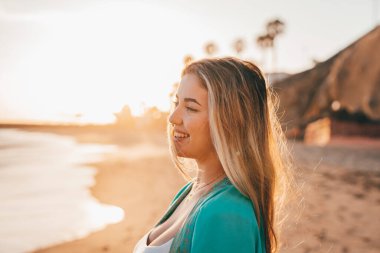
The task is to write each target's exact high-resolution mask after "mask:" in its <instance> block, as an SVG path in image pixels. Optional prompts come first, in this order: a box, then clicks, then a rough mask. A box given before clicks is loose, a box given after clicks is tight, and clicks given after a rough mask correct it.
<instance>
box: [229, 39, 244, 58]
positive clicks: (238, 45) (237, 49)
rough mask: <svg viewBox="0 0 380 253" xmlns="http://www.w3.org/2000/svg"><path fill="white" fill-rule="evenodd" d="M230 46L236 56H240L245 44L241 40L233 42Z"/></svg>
mask: <svg viewBox="0 0 380 253" xmlns="http://www.w3.org/2000/svg"><path fill="white" fill-rule="evenodd" d="M232 46H233V48H234V50H235V52H236V54H237V55H239V56H240V53H241V52H242V51H244V49H245V42H244V40H243V39H236V40H235V41H234V43H233V44H232Z"/></svg>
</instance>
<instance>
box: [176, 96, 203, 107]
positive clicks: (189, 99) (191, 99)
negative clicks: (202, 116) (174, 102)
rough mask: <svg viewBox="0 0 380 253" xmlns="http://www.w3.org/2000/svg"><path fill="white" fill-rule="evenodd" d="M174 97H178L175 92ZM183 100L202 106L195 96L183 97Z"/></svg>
mask: <svg viewBox="0 0 380 253" xmlns="http://www.w3.org/2000/svg"><path fill="white" fill-rule="evenodd" d="M175 97H176V98H178V95H177V94H176V95H175ZM183 100H185V102H194V103H197V104H198V105H200V106H202V105H201V104H200V103H199V102H198V101H197V100H196V99H195V98H184V99H183Z"/></svg>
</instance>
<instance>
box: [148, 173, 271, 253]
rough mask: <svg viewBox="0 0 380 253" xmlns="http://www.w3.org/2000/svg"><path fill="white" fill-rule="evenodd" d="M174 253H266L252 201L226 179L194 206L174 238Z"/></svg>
mask: <svg viewBox="0 0 380 253" xmlns="http://www.w3.org/2000/svg"><path fill="white" fill-rule="evenodd" d="M192 185H193V182H191V181H190V182H189V183H187V184H186V185H185V186H183V187H182V188H181V189H180V190H179V192H178V193H177V194H176V195H175V197H174V199H173V201H172V202H171V204H170V206H169V208H168V210H167V211H166V212H165V214H164V215H163V217H162V218H161V219H160V220H159V222H158V223H157V224H156V225H155V227H156V226H158V225H160V224H161V223H163V222H164V221H166V220H167V219H168V218H169V216H170V215H171V214H172V213H173V212H174V210H175V209H176V208H177V206H178V205H179V204H180V203H181V201H182V200H183V199H184V198H185V197H186V195H187V194H188V193H189V192H190V190H191V187H192ZM261 224H262V223H261ZM174 252H180V253H188V252H191V253H214V252H215V253H217V252H218V253H224V252H225V253H227V252H228V253H231V252H233V253H265V238H264V234H263V229H262V226H260V228H259V226H258V224H257V221H256V216H255V212H254V209H253V204H252V202H251V201H250V200H249V198H247V197H245V196H244V195H242V194H241V193H240V192H239V191H238V190H237V189H236V188H235V186H234V185H233V184H232V183H231V182H230V180H229V179H228V178H227V177H225V178H224V179H223V180H222V181H219V182H218V183H216V184H215V185H214V186H213V188H212V189H211V191H209V192H208V193H207V194H206V195H205V196H203V197H201V198H200V199H199V201H198V202H197V203H196V205H195V206H194V208H193V209H192V211H191V212H190V214H189V216H188V218H187V220H186V221H185V223H184V225H183V227H182V228H181V229H180V230H179V231H178V233H177V234H176V235H175V236H174V239H173V242H172V245H171V248H170V251H169V253H174Z"/></svg>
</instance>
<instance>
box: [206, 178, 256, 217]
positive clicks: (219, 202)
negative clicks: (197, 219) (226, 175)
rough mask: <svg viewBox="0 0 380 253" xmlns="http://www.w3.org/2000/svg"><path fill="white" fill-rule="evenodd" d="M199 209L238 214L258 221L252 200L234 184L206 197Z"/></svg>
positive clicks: (208, 212)
mask: <svg viewBox="0 0 380 253" xmlns="http://www.w3.org/2000/svg"><path fill="white" fill-rule="evenodd" d="M199 211H200V212H202V213H205V214H212V215H218V214H220V215H222V214H223V215H234V216H235V215H237V216H241V218H242V219H246V220H247V221H250V222H254V221H256V216H255V212H254V208H253V204H252V202H251V200H250V199H249V198H248V197H246V196H244V195H243V194H242V193H240V191H239V190H238V189H236V187H235V186H233V185H232V184H228V185H226V186H224V187H223V189H221V190H220V191H218V192H216V193H214V194H212V195H211V196H209V197H208V198H206V199H205V201H204V203H203V205H202V207H201V209H200V210H199Z"/></svg>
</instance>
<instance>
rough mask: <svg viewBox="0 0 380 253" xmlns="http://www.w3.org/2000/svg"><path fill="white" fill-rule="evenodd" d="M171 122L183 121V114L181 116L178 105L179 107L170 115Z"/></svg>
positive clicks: (175, 123)
mask: <svg viewBox="0 0 380 253" xmlns="http://www.w3.org/2000/svg"><path fill="white" fill-rule="evenodd" d="M169 122H170V123H171V124H172V125H181V123H182V118H181V116H180V113H179V110H178V107H177V108H174V110H173V111H172V113H171V114H170V115H169Z"/></svg>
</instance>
